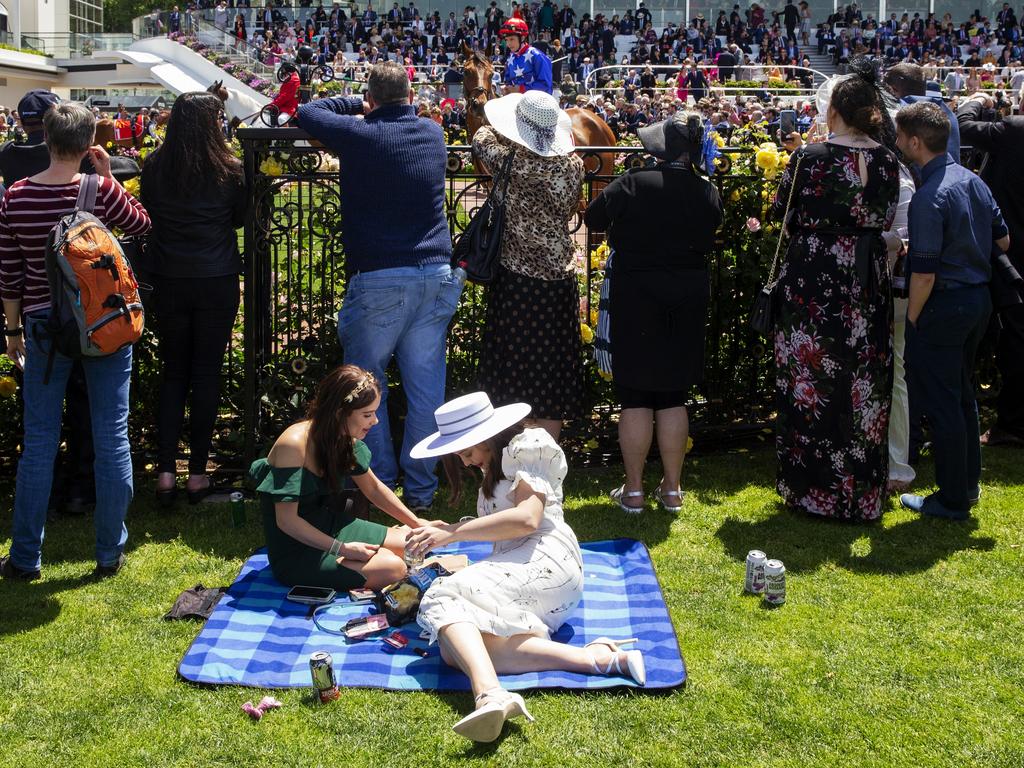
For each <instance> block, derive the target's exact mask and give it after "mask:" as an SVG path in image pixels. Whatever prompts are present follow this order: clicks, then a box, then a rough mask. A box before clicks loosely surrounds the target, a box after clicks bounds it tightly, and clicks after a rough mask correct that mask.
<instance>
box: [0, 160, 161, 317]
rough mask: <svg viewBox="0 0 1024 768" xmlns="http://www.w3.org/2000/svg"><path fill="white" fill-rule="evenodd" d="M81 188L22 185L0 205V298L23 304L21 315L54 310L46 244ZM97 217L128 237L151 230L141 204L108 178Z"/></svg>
mask: <svg viewBox="0 0 1024 768" xmlns="http://www.w3.org/2000/svg"><path fill="white" fill-rule="evenodd" d="M78 186H79V182H78V181H73V182H71V183H70V184H38V183H36V182H34V181H31V180H29V179H22V180H21V181H17V182H15V183H14V184H12V185H11V186H10V188H9V189H8V190H7V194H5V195H4V199H3V202H2V203H0V296H3V298H4V300H7V301H17V300H19V299H20V300H21V311H22V313H23V314H28V313H29V312H37V311H39V310H42V309H49V308H50V284H49V281H48V280H47V279H46V239H47V237H49V235H50V230H52V229H53V227H54V225H55V224H56V223H57V221H58V220H59V219H60V218H61V217H62V216H64V215H66V214H68V213H71V211H72V210H74V208H75V201H76V200H77V199H78ZM93 214H94V215H95V216H96V218H98V219H99V220H100V221H102V222H103V223H104V224H106V225H107V227H109V228H114V227H118V228H120V229H121V230H122V231H124V233H125V234H128V235H141V234H142V233H143V232H146V231H148V230H149V215H148V214H147V213H146V209H145V208H143V207H142V204H141V203H139V201H137V200H136V199H135V198H134V197H132V196H131V195H129V194H128V193H127V192H125V191H124V188H123V187H122V186H121V185H120V184H118V183H117V182H115V181H113V180H112V179H108V178H106V177H105V176H100V177H99V189H98V190H97V193H96V205H95V207H94V209H93Z"/></svg>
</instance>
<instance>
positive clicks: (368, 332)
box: [297, 61, 464, 516]
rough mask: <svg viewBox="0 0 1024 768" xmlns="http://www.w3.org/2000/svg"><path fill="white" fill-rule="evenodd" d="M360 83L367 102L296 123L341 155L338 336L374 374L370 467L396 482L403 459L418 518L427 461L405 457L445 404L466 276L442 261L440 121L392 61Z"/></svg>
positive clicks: (428, 478) (326, 106) (345, 101)
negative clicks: (448, 351) (397, 377)
mask: <svg viewBox="0 0 1024 768" xmlns="http://www.w3.org/2000/svg"><path fill="white" fill-rule="evenodd" d="M367 92H368V98H367V102H366V103H365V104H364V103H363V101H362V100H361V99H360V98H358V97H349V98H344V97H339V98H330V99H320V100H318V101H314V102H311V103H309V104H306V105H304V106H302V107H300V108H299V111H298V115H297V121H298V125H299V127H301V128H303V129H304V130H306V131H307V132H308V133H309V134H310V135H311V136H313V137H314V138H316V139H318V140H319V141H320V142H322V143H323V145H324V146H325V147H327V149H329V150H330V151H332V152H334V153H336V154H337V155H338V159H339V161H340V165H341V191H340V200H341V211H342V222H343V223H342V231H341V241H342V245H343V246H344V249H345V266H346V272H347V277H348V287H347V289H346V293H345V299H344V302H343V303H342V307H341V311H340V312H339V313H338V337H339V339H340V341H341V345H342V347H343V348H344V351H345V362H346V363H354V364H355V365H358V366H360V367H362V368H365V369H366V370H368V371H371V372H372V373H373V375H374V376H376V377H377V380H378V381H379V382H380V383H381V393H382V394H381V403H380V407H379V408H378V409H377V418H378V420H379V422H378V424H377V425H376V426H374V427H373V429H371V430H370V433H369V434H368V435H367V436H366V444H367V446H368V447H369V448H370V451H371V452H372V454H373V460H372V465H371V466H372V468H373V471H374V473H375V474H376V475H377V476H378V477H379V478H380V479H381V480H382V481H383V482H384V483H385V484H387V485H388V486H391V487H394V486H395V484H396V482H397V480H398V467H399V464H401V468H402V471H403V473H404V476H405V477H404V482H403V487H404V497H405V499H404V500H405V503H406V506H408V507H409V508H410V509H412V510H413V511H414V512H415V513H416V514H419V515H421V516H422V515H423V513H425V512H426V511H427V510H428V509H429V508H430V505H431V502H432V501H433V498H434V492H435V491H436V490H437V477H436V476H435V474H434V466H435V463H436V462H434V461H423V460H414V459H411V458H409V449H410V448H411V447H412V446H414V445H415V444H416V443H417V442H419V441H420V440H422V439H423V438H425V437H426V436H427V435H429V434H431V433H432V432H433V431H434V430H435V429H436V424H435V422H434V409H436V408H437V407H438V406H440V405H441V404H442V403H443V402H444V386H445V337H446V334H447V330H448V323H449V321H450V320H451V318H452V315H453V314H454V313H455V308H456V307H457V305H458V303H459V296H460V295H461V294H462V286H463V280H464V278H462V277H460V276H458V275H455V274H453V272H452V269H451V257H452V242H451V236H450V234H449V232H448V223H447V219H446V218H445V163H446V161H447V153H446V151H445V143H444V132H443V131H442V130H441V126H439V125H438V124H437V123H435V122H434V121H432V120H426V119H421V118H418V117H416V113H415V111H414V109H413V107H412V89H411V87H410V83H409V76H408V75H407V74H406V71H405V69H404V68H402V66H401V65H399V64H397V63H395V62H390V61H387V62H383V63H381V64H377V65H376V66H374V67H373V68H372V69H371V71H370V75H369V78H368V81H367ZM364 113H365V117H363V116H362V115H363V114H364ZM392 357H395V358H397V360H398V368H399V370H400V371H401V374H402V385H403V387H404V389H405V393H406V397H407V399H408V416H407V417H406V422H405V434H404V437H403V441H402V450H401V456H400V459H399V460H396V457H395V450H394V446H393V445H392V442H391V430H390V427H389V424H388V410H387V380H386V378H385V375H384V372H385V370H386V369H387V367H388V363H389V362H390V361H391V358H392Z"/></svg>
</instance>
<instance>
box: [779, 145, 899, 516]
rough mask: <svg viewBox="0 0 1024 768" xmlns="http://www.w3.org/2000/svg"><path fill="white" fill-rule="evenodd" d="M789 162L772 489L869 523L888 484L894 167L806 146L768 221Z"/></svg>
mask: <svg viewBox="0 0 1024 768" xmlns="http://www.w3.org/2000/svg"><path fill="white" fill-rule="evenodd" d="M858 156H862V157H863V160H864V167H865V169H866V179H867V183H866V184H864V183H862V178H861V172H860V161H859V160H858ZM797 157H800V158H801V159H800V163H799V168H798V169H797V171H796V188H795V189H794V194H793V202H792V207H791V213H790V219H789V232H790V234H791V238H790V241H789V248H788V251H787V253H786V257H785V261H784V264H783V265H782V267H781V269H780V282H779V294H778V296H779V299H778V303H779V312H778V316H777V320H776V327H775V365H776V379H775V391H776V399H777V407H778V416H777V419H776V435H775V444H776V449H777V451H778V457H779V471H778V478H777V481H776V485H777V488H778V492H779V494H780V495H781V496H782V498H783V499H784V500H785V502H786V503H787V504H788V505H790V506H791V507H795V508H797V509H801V510H804V511H806V512H809V513H812V514H816V515H823V516H826V517H838V518H846V519H855V520H874V519H876V518H878V517H880V516H881V514H882V508H883V504H884V501H885V497H886V483H887V481H888V471H889V455H888V426H889V406H890V403H891V393H892V366H893V357H892V340H891V332H892V298H891V282H890V278H889V272H888V269H887V265H886V251H885V246H884V244H883V243H882V240H881V232H882V231H883V230H885V229H888V228H889V226H890V225H891V223H892V219H893V217H894V215H895V212H896V203H897V200H898V197H899V165H898V161H897V159H896V157H895V155H894V154H893V153H892V152H890V151H889V150H887V149H885V148H884V147H877V148H874V149H852V148H850V147H844V146H840V145H836V144H829V143H825V144H815V145H811V146H808V147H805V148H803V149H801V150H799V151H798V152H797V153H796V154H794V156H793V157H792V158H791V160H790V162H789V166H788V168H787V170H786V173H785V174H784V176H783V179H782V183H781V184H780V187H779V191H778V194H777V196H776V198H775V201H774V202H773V205H772V210H771V214H772V218H774V219H776V220H778V219H780V218H781V217H782V215H783V212H784V210H785V205H786V198H787V195H788V194H789V187H790V185H791V184H792V183H793V169H794V166H795V165H796V162H795V161H796V159H797Z"/></svg>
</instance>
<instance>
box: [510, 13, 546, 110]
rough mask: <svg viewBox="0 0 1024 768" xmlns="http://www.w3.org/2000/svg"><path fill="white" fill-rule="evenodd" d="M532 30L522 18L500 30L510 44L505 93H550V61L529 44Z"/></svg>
mask: <svg viewBox="0 0 1024 768" xmlns="http://www.w3.org/2000/svg"><path fill="white" fill-rule="evenodd" d="M529 29H530V28H529V27H528V26H527V25H526V22H525V21H523V20H522V19H517V18H514V17H513V18H511V19H509V20H508V21H506V22H505V23H504V25H502V27H501V37H502V39H503V40H504V41H505V44H506V45H508V50H509V57H508V64H507V65H506V66H505V76H504V78H503V80H504V83H505V93H526V91H544V93H547V94H550V93H551V91H552V89H553V83H552V82H551V59H549V58H548V57H547V56H546V55H545V54H543V53H541V52H540V51H539V50H537V49H536V48H534V47H533V46H532V45H530V43H529V39H528V37H527V36H528V35H529Z"/></svg>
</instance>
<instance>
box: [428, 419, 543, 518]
mask: <svg viewBox="0 0 1024 768" xmlns="http://www.w3.org/2000/svg"><path fill="white" fill-rule="evenodd" d="M522 431H523V424H522V422H520V423H519V424H513V425H512V426H511V427H508V428H506V429H503V430H502V431H501V432H499V433H498V434H496V435H494V436H493V437H488V438H487V439H486V440H484V441H483V444H484V445H486V446H487V447H488V448H489V449H490V451H491V460H490V462H489V463H488V465H487V468H486V470H484V476H483V480H482V481H481V482H480V489H481V490H482V491H483V492H484V498H485V499H493V498H494V487H495V486H496V485H497V484H498V481H499V480H504V479H505V474H504V473H503V472H502V471H501V455H502V453H504V452H505V449H506V448H508V444H509V443H510V442H512V438H513V437H515V436H516V435H518V434H519V433H520V432H522ZM441 464H443V465H444V474H445V476H446V477H447V478H448V485H449V486H450V490H449V496H450V498H451V503H452V504H457V503H458V502H459V499H460V498H462V482H463V480H464V479H465V476H466V474H468V473H467V471H466V467H465V465H464V464H463V463H462V459H460V458H459V457H458V454H454V453H449V454H447V455H446V456H443V457H441Z"/></svg>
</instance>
